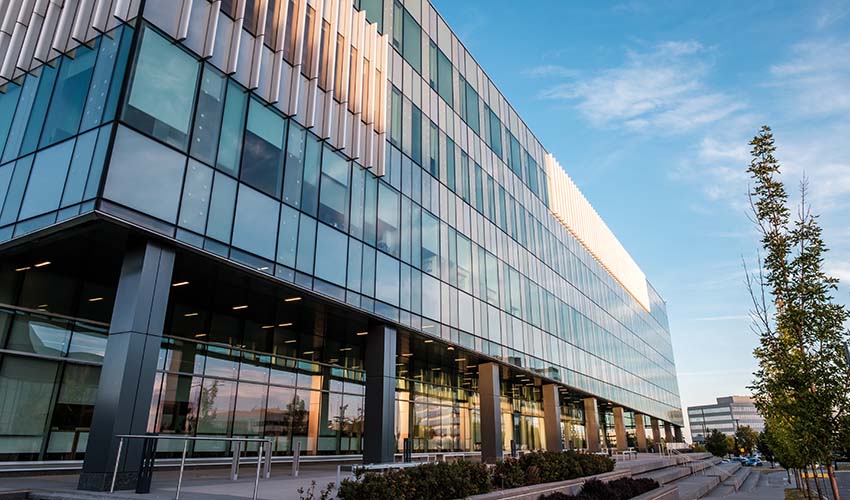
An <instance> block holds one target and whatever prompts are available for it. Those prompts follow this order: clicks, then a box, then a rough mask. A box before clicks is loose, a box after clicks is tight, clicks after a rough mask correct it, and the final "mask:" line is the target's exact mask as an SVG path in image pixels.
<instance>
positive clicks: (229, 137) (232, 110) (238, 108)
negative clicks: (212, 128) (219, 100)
mask: <svg viewBox="0 0 850 500" xmlns="http://www.w3.org/2000/svg"><path fill="white" fill-rule="evenodd" d="M247 109H248V95H247V94H246V93H245V91H244V90H243V89H242V87H240V86H239V85H238V84H236V83H234V82H233V81H230V82H229V83H228V84H227V101H225V104H224V119H223V120H222V122H221V139H220V142H219V145H218V162H217V163H216V165H217V166H218V168H219V169H220V170H223V171H225V172H227V173H229V174H231V175H234V176H237V175H239V158H240V157H241V156H242V131H243V130H244V128H245V111H246V110H247Z"/></svg>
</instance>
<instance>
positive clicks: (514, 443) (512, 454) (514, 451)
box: [511, 439, 517, 458]
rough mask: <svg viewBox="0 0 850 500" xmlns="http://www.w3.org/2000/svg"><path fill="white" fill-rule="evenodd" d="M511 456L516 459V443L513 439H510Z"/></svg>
mask: <svg viewBox="0 0 850 500" xmlns="http://www.w3.org/2000/svg"><path fill="white" fill-rule="evenodd" d="M511 456H512V457H513V458H516V457H517V451H516V441H514V440H513V439H511Z"/></svg>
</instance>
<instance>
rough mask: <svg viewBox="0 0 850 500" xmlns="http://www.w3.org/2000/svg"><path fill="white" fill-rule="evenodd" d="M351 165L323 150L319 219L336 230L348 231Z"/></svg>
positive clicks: (340, 156)
mask: <svg viewBox="0 0 850 500" xmlns="http://www.w3.org/2000/svg"><path fill="white" fill-rule="evenodd" d="M350 165H351V163H349V162H348V160H346V159H345V158H344V157H343V156H342V155H340V154H339V153H335V152H333V151H332V150H331V149H330V148H329V147H326V148H325V152H324V154H323V155H322V191H321V199H320V201H319V219H320V220H322V222H326V223H328V224H330V225H332V226H333V227H335V228H337V229H341V230H343V231H345V230H346V229H348V217H347V215H348V214H347V212H348V210H347V209H348V176H349V173H350V171H351V168H350Z"/></svg>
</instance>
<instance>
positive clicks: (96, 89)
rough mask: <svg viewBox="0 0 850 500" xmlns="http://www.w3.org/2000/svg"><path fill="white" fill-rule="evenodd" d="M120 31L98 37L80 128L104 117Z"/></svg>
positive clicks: (93, 124)
mask: <svg viewBox="0 0 850 500" xmlns="http://www.w3.org/2000/svg"><path fill="white" fill-rule="evenodd" d="M122 32H123V29H122V28H119V29H117V30H115V31H113V32H111V33H109V34H107V35H105V36H102V37H101V39H100V45H99V47H98V50H97V64H96V65H95V67H94V72H93V73H92V77H91V84H90V85H89V89H88V97H87V98H86V105H85V108H84V111H83V118H82V123H81V124H80V130H88V129H90V128H92V127H96V126H98V125H100V124H101V123H102V121H103V119H104V116H103V113H104V110H105V108H106V100H107V97H108V96H109V87H110V85H109V84H110V82H111V80H112V73H113V71H114V70H115V63H116V61H117V60H118V53H119V48H120V46H121V39H122V36H121V34H122ZM120 64H121V65H122V66H123V65H124V61H121V62H120ZM106 119H107V120H109V119H111V117H106Z"/></svg>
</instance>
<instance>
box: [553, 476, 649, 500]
mask: <svg viewBox="0 0 850 500" xmlns="http://www.w3.org/2000/svg"><path fill="white" fill-rule="evenodd" d="M656 488H658V483H657V482H656V481H654V480H652V479H646V478H644V479H632V478H630V477H623V478H620V479H615V480H613V481H608V482H603V481H599V480H598V479H591V480H589V481H587V482H585V483H584V486H582V488H581V492H579V493H578V494H577V495H567V494H566V493H552V494H551V495H541V496H540V500H628V499H630V498H635V497H637V496H640V495H643V494H644V493H648V492H650V491H652V490H654V489H656Z"/></svg>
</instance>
